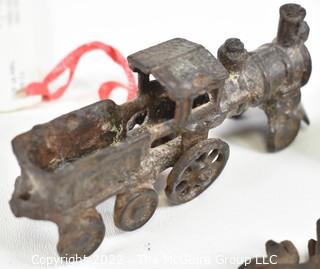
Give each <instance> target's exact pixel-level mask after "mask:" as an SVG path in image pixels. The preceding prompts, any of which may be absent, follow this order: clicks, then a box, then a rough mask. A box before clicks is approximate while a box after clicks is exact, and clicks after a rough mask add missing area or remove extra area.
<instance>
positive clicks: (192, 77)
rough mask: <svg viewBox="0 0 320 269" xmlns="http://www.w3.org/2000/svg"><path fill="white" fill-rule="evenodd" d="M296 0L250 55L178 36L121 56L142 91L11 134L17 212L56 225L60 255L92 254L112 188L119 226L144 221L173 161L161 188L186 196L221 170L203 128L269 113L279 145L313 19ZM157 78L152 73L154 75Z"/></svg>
mask: <svg viewBox="0 0 320 269" xmlns="http://www.w3.org/2000/svg"><path fill="white" fill-rule="evenodd" d="M305 15H306V12H305V10H304V8H302V7H300V6H299V5H294V4H289V5H284V6H282V7H281V9H280V24H279V29H278V35H277V37H276V39H275V40H274V41H273V42H272V43H269V44H266V45H263V46H262V47H260V48H258V49H257V50H255V51H253V52H250V53H248V52H247V51H246V50H245V48H244V45H243V43H242V42H241V41H240V40H239V39H235V38H232V39H228V40H227V41H226V42H225V43H224V44H223V45H222V46H221V47H220V49H219V51H218V59H219V60H217V59H216V58H215V57H214V56H213V55H212V54H211V53H210V52H209V51H208V50H206V49H205V48H204V47H203V46H201V45H199V44H196V43H193V42H190V41H188V40H185V39H181V38H177V39H173V40H169V41H167V42H164V43H161V44H159V45H156V46H153V47H151V48H148V49H145V50H142V51H139V52H137V53H135V54H133V55H131V56H129V57H128V61H129V64H130V66H131V68H132V69H133V71H135V72H137V73H138V84H139V93H138V97H137V98H136V99H134V100H133V101H131V102H128V103H125V104H123V105H116V104H115V103H114V102H113V101H111V100H104V101H100V102H98V103H95V104H92V105H90V106H88V107H85V108H82V109H80V110H77V111H74V112H71V113H68V114H66V115H63V116H61V117H59V118H57V119H55V120H53V121H50V122H48V123H45V124H41V125H37V126H35V127H34V128H33V129H32V130H31V131H29V132H26V133H24V134H21V135H19V136H17V137H16V138H15V139H14V140H13V142H12V143H13V150H14V153H15V154H16V156H17V159H18V162H19V164H20V166H21V175H20V176H19V177H18V178H17V180H16V184H15V191H14V193H13V196H12V199H11V201H10V205H11V209H12V211H13V213H14V214H15V215H16V216H17V217H22V216H24V217H29V218H32V219H40V220H50V221H53V222H55V223H56V224H57V225H58V227H59V237H60V238H59V243H58V252H59V254H60V255H61V256H65V255H68V256H69V257H70V256H73V255H76V254H77V255H79V256H84V255H86V256H88V255H90V254H91V253H93V252H94V251H95V250H96V248H97V247H98V246H99V245H100V243H101V242H102V240H103V238H104V233H105V227H104V223H103V221H102V218H101V216H100V214H99V213H98V212H97V211H96V209H95V207H96V206H97V205H98V204H100V203H101V202H103V201H104V200H106V199H108V198H110V197H111V196H114V195H116V203H115V209H114V221H115V224H116V226H117V227H119V228H120V229H122V230H125V231H132V230H135V229H137V228H139V227H141V226H142V225H144V224H145V223H146V222H147V221H148V220H149V219H150V218H151V216H152V215H153V213H154V212H155V210H156V208H157V204H158V194H157V192H156V191H155V190H154V183H155V182H156V180H157V178H158V176H159V174H160V173H161V172H162V171H164V170H165V169H167V168H170V167H172V168H173V169H172V170H171V172H170V174H169V176H168V179H167V187H166V190H165V192H166V195H167V197H168V199H169V200H170V201H171V202H172V203H173V204H181V203H185V202H188V201H190V200H192V199H193V198H195V197H196V196H198V195H199V194H200V193H202V192H203V191H204V190H205V189H206V188H208V187H209V186H210V185H211V184H212V183H213V182H214V181H215V179H216V178H217V177H218V176H219V175H220V173H221V172H222V170H223V168H224V167H225V165H226V162H227V160H228V156H229V147H228V145H227V143H226V142H224V141H222V140H220V139H214V138H210V139H208V131H209V130H210V129H211V128H215V127H216V126H218V125H220V124H221V123H222V122H223V121H224V120H225V119H226V118H230V117H233V116H237V115H241V114H242V113H243V112H244V111H246V110H247V109H248V108H249V107H257V106H258V107H261V108H262V109H263V110H264V111H265V113H266V115H267V117H268V124H269V133H268V141H267V145H268V148H269V150H271V151H277V150H280V149H283V148H285V147H287V146H288V145H289V144H290V143H291V142H292V141H293V140H294V138H295V136H296V135H297V133H298V131H299V128H300V123H301V121H302V120H304V121H306V122H308V119H307V116H306V114H305V112H304V110H303V108H302V105H301V104H300V88H301V87H302V86H303V85H305V84H306V83H307V81H308V79H309V76H310V73H311V59H310V56H309V53H308V50H307V48H306V47H305V45H304V42H305V41H306V40H307V37H308V33H309V28H308V25H307V24H306V22H304V17H305ZM151 74H152V75H153V77H154V78H155V80H150V75H151Z"/></svg>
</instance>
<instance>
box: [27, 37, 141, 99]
mask: <svg viewBox="0 0 320 269" xmlns="http://www.w3.org/2000/svg"><path fill="white" fill-rule="evenodd" d="M93 50H102V51H104V52H105V53H106V54H107V55H108V56H109V57H110V58H111V59H112V60H113V61H114V62H115V63H116V64H118V65H120V66H121V67H122V69H123V70H124V72H125V75H126V77H127V80H128V85H124V84H122V83H120V82H116V81H108V82H105V83H103V84H102V85H101V87H100V89H99V96H100V99H107V98H109V97H110V94H111V92H112V91H113V90H114V89H115V88H118V87H121V88H124V89H126V90H127V91H128V98H127V99H128V100H132V99H133V98H134V97H135V96H136V93H137V85H136V81H135V78H134V75H133V73H132V71H131V69H130V67H129V65H128V62H127V60H126V58H125V57H123V55H122V54H121V53H120V52H119V51H118V50H117V49H115V48H114V47H112V46H110V45H107V44H104V43H101V42H98V41H95V42H91V43H88V44H84V45H82V46H80V47H78V48H77V49H75V50H74V51H72V52H71V53H69V54H68V55H67V56H66V57H65V58H64V59H62V61H61V62H60V63H58V64H57V65H56V66H55V67H54V68H53V70H52V71H51V72H49V74H48V75H47V76H46V77H45V78H44V79H43V81H42V82H32V83H30V84H29V85H28V86H27V87H26V88H25V92H26V94H27V95H42V97H43V99H44V100H47V101H50V100H55V99H58V98H60V97H61V96H62V95H63V94H64V92H65V91H66V90H67V88H68V87H69V85H70V83H71V81H72V79H73V76H74V73H75V70H76V68H77V65H78V62H79V60H80V58H81V57H82V56H83V55H84V54H85V53H87V52H90V51H93ZM66 70H69V77H68V80H67V82H66V83H65V84H64V85H62V86H61V87H59V88H58V89H56V90H55V91H53V92H50V90H49V84H50V83H51V82H52V81H54V80H55V79H57V78H58V77H59V76H60V75H62V74H63V73H64V72H65V71H66Z"/></svg>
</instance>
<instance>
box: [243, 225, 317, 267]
mask: <svg viewBox="0 0 320 269" xmlns="http://www.w3.org/2000/svg"><path fill="white" fill-rule="evenodd" d="M317 233H318V240H314V239H311V240H310V241H309V244H308V249H309V260H308V261H307V262H304V263H299V262H300V257H299V253H298V250H297V249H296V247H295V246H294V244H293V243H292V242H291V241H282V242H280V243H277V242H275V241H273V240H270V241H268V242H267V243H266V252H267V255H268V256H267V257H264V258H262V257H261V258H258V259H252V260H250V261H247V262H246V264H243V265H242V266H240V267H239V269H319V268H320V220H318V223H317Z"/></svg>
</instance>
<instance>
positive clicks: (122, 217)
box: [114, 188, 158, 231]
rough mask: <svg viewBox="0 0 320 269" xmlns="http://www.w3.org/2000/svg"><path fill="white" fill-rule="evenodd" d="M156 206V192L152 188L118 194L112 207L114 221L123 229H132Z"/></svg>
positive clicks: (151, 213) (149, 214) (149, 215)
mask: <svg viewBox="0 0 320 269" xmlns="http://www.w3.org/2000/svg"><path fill="white" fill-rule="evenodd" d="M157 206H158V194H157V192H156V191H155V190H153V189H147V188H144V189H139V190H135V191H131V192H127V193H123V194H118V195H117V199H116V203H115V208H114V223H115V225H116V226H117V227H118V228H119V229H121V230H124V231H133V230H136V229H138V228H140V227H141V226H143V225H144V224H145V223H147V222H148V220H149V219H150V218H151V217H152V215H153V214H154V212H155V210H156V208H157Z"/></svg>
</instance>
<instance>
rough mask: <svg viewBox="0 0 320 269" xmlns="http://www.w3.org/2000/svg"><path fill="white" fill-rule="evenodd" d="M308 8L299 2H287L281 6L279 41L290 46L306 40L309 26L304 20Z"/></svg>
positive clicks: (285, 45)
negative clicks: (298, 3)
mask: <svg viewBox="0 0 320 269" xmlns="http://www.w3.org/2000/svg"><path fill="white" fill-rule="evenodd" d="M305 16H306V10H305V9H304V8H303V7H301V6H299V5H297V4H286V5H283V6H281V8H280V20H279V27H278V35H277V42H278V43H279V44H280V45H282V46H284V47H289V46H292V45H294V44H297V43H298V42H300V41H301V40H302V41H306V40H307V38H308V35H309V26H308V24H307V23H306V22H304V21H303V20H304V18H305Z"/></svg>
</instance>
